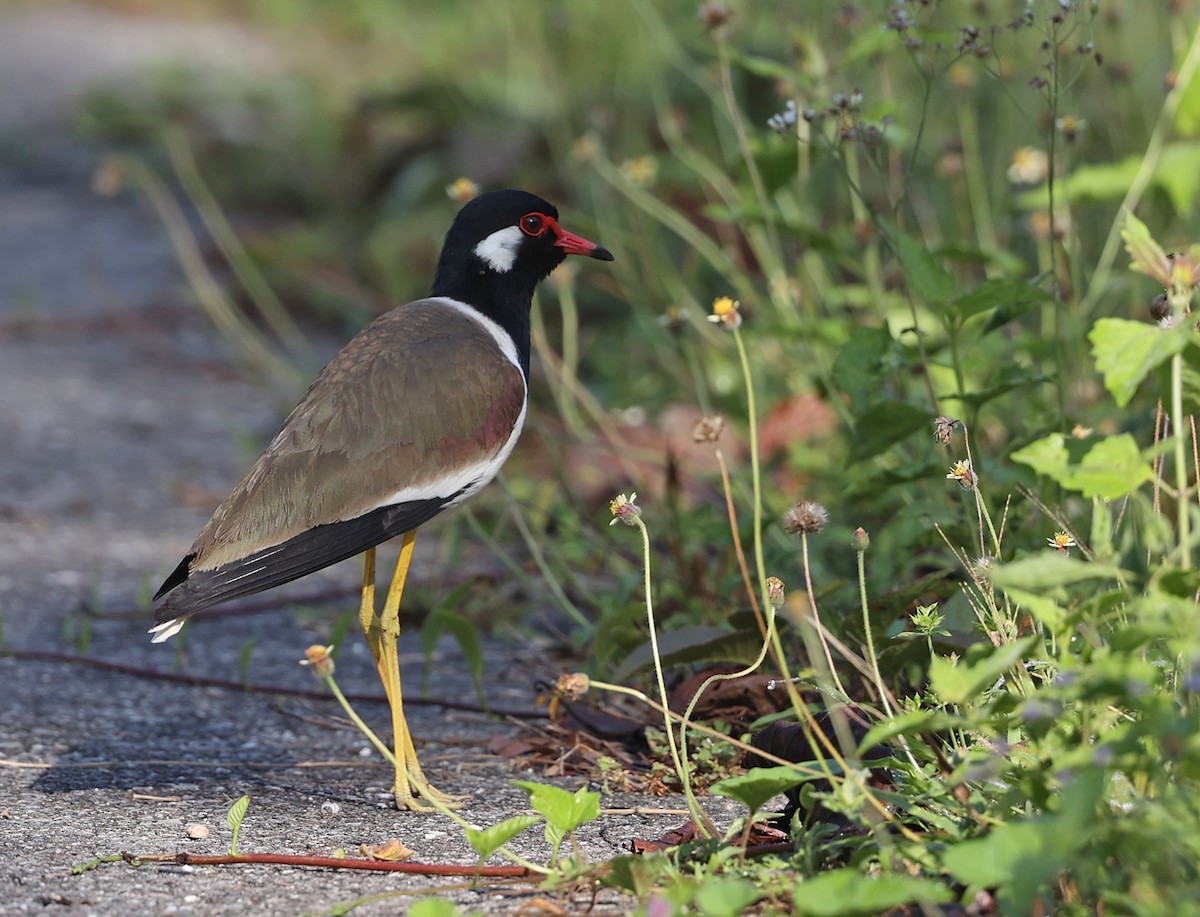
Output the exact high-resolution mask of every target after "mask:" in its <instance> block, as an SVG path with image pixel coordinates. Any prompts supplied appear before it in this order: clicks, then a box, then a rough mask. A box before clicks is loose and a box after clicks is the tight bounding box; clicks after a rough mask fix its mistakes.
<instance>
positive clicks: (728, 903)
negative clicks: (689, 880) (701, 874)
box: [693, 878, 766, 917]
mask: <svg viewBox="0 0 1200 917" xmlns="http://www.w3.org/2000/svg"><path fill="white" fill-rule="evenodd" d="M764 895H766V891H765V890H764V889H761V888H759V887H758V886H757V885H755V884H754V883H753V882H747V881H746V880H745V879H713V878H708V879H706V880H705V881H704V882H703V883H701V885H700V887H699V888H697V889H696V897H695V898H694V899H693V903H694V904H695V905H696V907H697V908H699V909H700V913H701V914H703V915H704V917H741V915H742V914H744V913H745V912H746V908H748V907H749V906H750V905H752V904H753V903H754V902H755V901H757V900H758V899H759V898H762V897H763V896H764Z"/></svg>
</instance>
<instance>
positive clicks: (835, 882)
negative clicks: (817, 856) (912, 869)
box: [792, 866, 952, 917]
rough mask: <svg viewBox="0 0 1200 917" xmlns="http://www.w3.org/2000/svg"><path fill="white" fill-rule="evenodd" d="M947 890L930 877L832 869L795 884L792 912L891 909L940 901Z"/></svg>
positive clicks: (841, 914)
mask: <svg viewBox="0 0 1200 917" xmlns="http://www.w3.org/2000/svg"><path fill="white" fill-rule="evenodd" d="M951 897H952V896H951V893H950V889H948V888H946V887H945V886H944V885H941V884H940V883H938V882H935V881H934V880H932V879H918V878H915V877H913V876H878V877H872V876H867V875H864V874H863V873H862V872H860V871H859V870H857V869H855V868H853V867H849V866H848V867H844V868H842V869H833V870H830V871H829V872H823V873H820V874H819V875H816V876H814V877H813V878H811V879H805V880H804V881H803V882H799V883H797V884H796V885H795V886H794V887H793V889H792V906H793V908H794V913H796V914H800V915H805V917H853V915H859V914H861V915H874V914H882V913H884V912H886V911H891V910H892V909H893V908H897V907H900V906H901V905H903V904H909V903H912V902H918V903H921V904H942V903H944V902H946V901H949V900H950V899H951Z"/></svg>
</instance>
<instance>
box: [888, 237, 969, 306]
mask: <svg viewBox="0 0 1200 917" xmlns="http://www.w3.org/2000/svg"><path fill="white" fill-rule="evenodd" d="M884 230H885V232H886V234H887V237H888V240H889V241H890V242H891V244H892V248H893V250H894V251H895V252H896V258H897V259H899V261H900V266H901V267H902V268H903V269H904V277H905V279H906V280H907V281H908V286H909V288H910V289H912V291H913V292H914V293H916V294H917V296H919V297H920V298H921V299H923V300H925V301H926V302H927V303H930V304H931V305H939V306H940V305H942V304H943V303H946V302H948V301H949V300H950V298H951V297H952V296H953V295H954V278H953V277H952V276H950V272H949V271H947V270H946V269H945V268H944V267H943V266H942V263H941V262H940V261H938V259H937V258H935V257H934V256H933V253H932V252H930V251H929V249H928V248H926V247H925V244H924V243H923V242H921V241H919V240H918V239H915V238H913V237H912V236H910V235H908V233H905V232H903V231H901V230H900V229H898V228H896V227H895V226H894V225H891V224H887V225H886V226H885V227H884Z"/></svg>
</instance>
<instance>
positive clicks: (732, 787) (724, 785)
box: [710, 765, 813, 812]
mask: <svg viewBox="0 0 1200 917" xmlns="http://www.w3.org/2000/svg"><path fill="white" fill-rule="evenodd" d="M812 779H813V775H811V774H802V773H800V771H798V770H796V769H795V768H792V767H784V766H782V765H780V766H779V767H752V768H750V770H748V771H746V773H744V774H742V775H741V776H738V777H726V778H725V779H724V780H722V781H721V782H720V783H716V784H713V786H712V787H711V789H710V792H712V793H715V794H716V795H717V796H724V797H726V798H727V799H736V800H737V801H738V802H740V803H741V804H742V805H744V806H745V807H746V808H748V809H749V810H750V811H751V812H757V811H758V810H759V809H761V808H762V807H763V806H764V805H765V804H766V802H767V800H769V799H772V798H774V797H775V796H778V795H779V794H780V793H786V792H787V791H788V790H790V789H791V788H792V787H795V786H799V785H800V784H802V783H804V782H805V781H806V780H812Z"/></svg>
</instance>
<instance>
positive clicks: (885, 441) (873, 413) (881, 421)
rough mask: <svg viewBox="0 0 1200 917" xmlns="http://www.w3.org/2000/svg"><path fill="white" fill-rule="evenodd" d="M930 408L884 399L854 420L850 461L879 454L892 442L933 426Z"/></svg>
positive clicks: (891, 444)
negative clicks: (927, 409) (928, 409)
mask: <svg viewBox="0 0 1200 917" xmlns="http://www.w3.org/2000/svg"><path fill="white" fill-rule="evenodd" d="M929 421H930V415H929V412H928V411H926V410H924V409H922V408H916V407H913V406H912V405H911V404H905V403H903V402H901V401H884V402H881V403H880V404H877V405H875V406H874V407H872V408H870V409H869V410H867V411H866V413H864V414H861V415H860V416H859V417H858V419H857V420H856V421H855V424H854V442H853V444H852V445H851V447H850V461H851V462H861V461H862V460H863V459H867V458H872V457H873V456H876V455H879V454H880V453H881V452H884V451H885V450H887V449H888V448H890V447H891V446H894V445H895V444H896V443H898V442H900V441H901V440H902V439H905V438H907V437H909V436H911V435H912V434H913V433H915V432H917V431H918V430H920V429H922V428H927V429H930V430H932V428H931V427H929Z"/></svg>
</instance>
